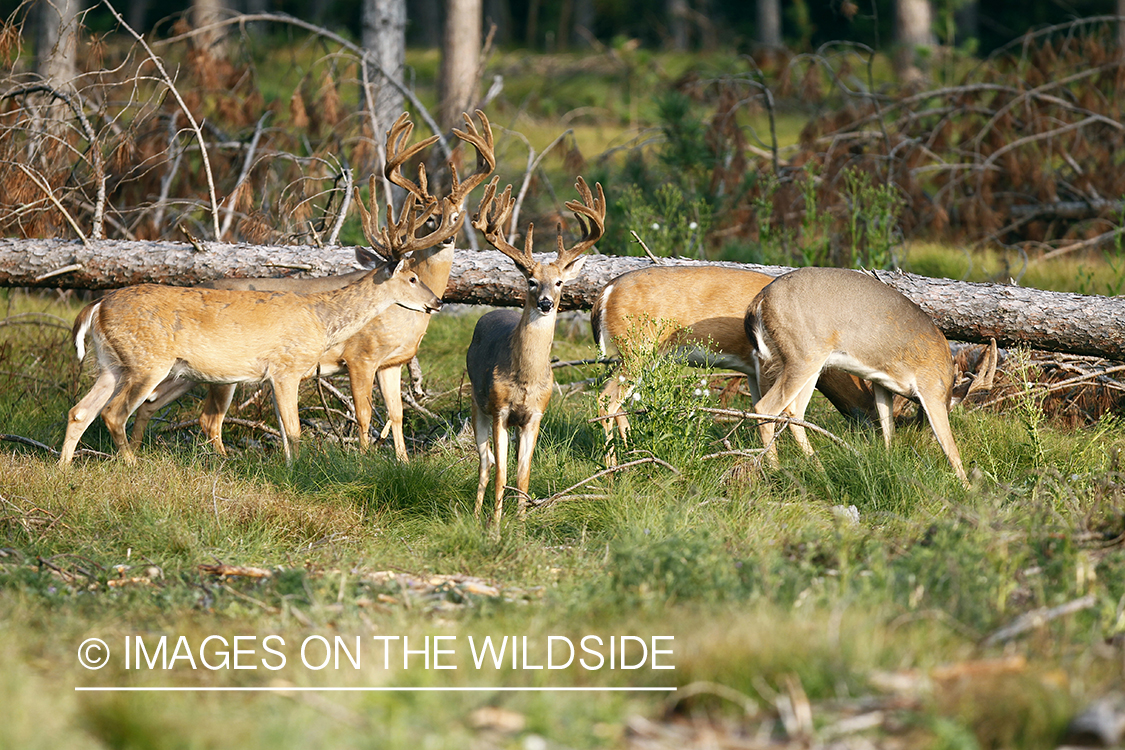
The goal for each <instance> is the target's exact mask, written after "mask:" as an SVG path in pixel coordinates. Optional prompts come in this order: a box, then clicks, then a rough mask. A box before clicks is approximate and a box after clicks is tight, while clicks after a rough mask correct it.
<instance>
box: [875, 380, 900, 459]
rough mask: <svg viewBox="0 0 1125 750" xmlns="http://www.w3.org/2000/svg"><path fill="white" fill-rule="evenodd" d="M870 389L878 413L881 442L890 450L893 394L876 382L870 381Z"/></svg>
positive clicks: (892, 435) (893, 427) (893, 419)
mask: <svg viewBox="0 0 1125 750" xmlns="http://www.w3.org/2000/svg"><path fill="white" fill-rule="evenodd" d="M871 390H872V392H873V393H874V394H875V413H876V414H878V415H879V427H880V428H881V429H882V431H883V444H884V445H885V446H886V447H887V449H888V450H890V447H891V438H892V437H894V434H895V403H894V399H895V395H894V394H893V393H891V392H890V391H888V390H887V389H886V388H884V387H883V386H881V385H879V384H878V383H872V384H871Z"/></svg>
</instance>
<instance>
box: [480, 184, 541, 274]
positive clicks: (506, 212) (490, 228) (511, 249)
mask: <svg viewBox="0 0 1125 750" xmlns="http://www.w3.org/2000/svg"><path fill="white" fill-rule="evenodd" d="M499 184H500V176H499V175H497V176H495V177H493V178H492V181H491V182H489V183H488V186H487V187H486V188H485V189H484V195H483V196H482V197H481V199H480V207H479V208H478V209H477V215H476V216H474V217H473V226H474V227H476V228H477V230H479V231H480V232H482V233H483V234H484V238H485V239H486V240H488V244H490V245H492V246H493V247H494V248H496V249H497V250H499V251H500V252H502V253H504V255H507V256H508V257H509V258H511V259H512V260H513V261H514V262H515V264H516V265H517V266H519V267H520V268H523V269H525V270H529V269H531V268H532V267H533V266H534V265H535V260H534V259H533V258H532V256H531V246H532V243H533V240H532V233H533V232H534V227H532V226H531V225H530V224H529V225H528V228H527V239H526V241H525V242H524V249H523V250H520V249H519V248H517V247H516V246H515V245H512V244H510V243H509V242H508V241H507V240H506V239H505V238H504V225H505V224H507V223H508V219H510V218H511V216H512V208H513V207H514V206H515V203H516V201H515V199H514V198H513V197H512V186H511V185H508V186H507V187H506V188H504V192H503V193H501V194H500V196H499V198H498V199H497V196H496V187H497V185H499Z"/></svg>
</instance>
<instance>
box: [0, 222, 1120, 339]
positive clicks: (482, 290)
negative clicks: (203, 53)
mask: <svg viewBox="0 0 1125 750" xmlns="http://www.w3.org/2000/svg"><path fill="white" fill-rule="evenodd" d="M354 257H355V248H348V247H325V248H314V247H299V246H269V245H230V244H220V243H212V242H206V243H200V245H199V248H196V247H195V246H193V245H190V244H183V243H175V242H123V241H113V240H104V241H100V242H90V243H89V245H83V244H82V243H80V242H77V241H64V240H15V239H0V286H20V287H62V288H73V289H108V288H115V287H120V286H128V285H130V284H140V283H146V282H149V283H160V284H177V285H183V286H190V285H194V284H199V283H201V282H203V281H208V280H211V279H217V278H223V277H227V276H242V277H257V276H288V275H305V276H327V275H330V274H339V273H346V272H348V271H353V270H355V268H356V265H355V262H354ZM550 257H551V256H549V255H544V256H543V258H544V259H545V260H549V259H550ZM668 262H669V263H671V264H674V265H692V264H698V263H699V261H691V260H682V259H668ZM651 264H652V262H651V261H650V260H648V259H646V258H637V257H622V256H613V255H592V256H590V257H589V258H588V259H587V261H586V264H585V266H584V267H583V270H582V274H581V276H579V278H577V279H575V280H574V281H573V282H571V283H570V284H568V285H567V286H566V288H565V290H564V295H563V307H564V309H576V308H589V307H590V306H591V304H593V301H594V297H595V295H597V293H598V292H599V291H600V290H601V289H602V287H604V286H605V285H606V284H607V283H608V282H609V281H610V280H611V279H613V278H614V277H615V276H618V275H620V274H622V273H625V272H626V271H631V270H635V269H638V268H646V267H648V266H650V265H651ZM713 265H723V266H729V267H732V268H748V269H750V270H753V271H758V272H760V273H766V274H770V275H772V276H776V275H778V274H781V273H784V272H785V271H787V270H790V269H787V268H784V267H782V266H757V265H752V264H738V263H719V264H713ZM876 275H877V276H878V277H879V278H880V279H881V280H883V281H884V282H886V283H887V284H890V285H891V286H893V287H895V288H896V289H898V290H899V291H900V292H902V293H903V294H905V295H906V296H907V297H908V298H910V299H911V300H913V301H914V302H916V303H917V304H918V305H919V306H921V308H922V309H923V310H925V311H926V312H927V313H928V314H929V315H930V316H931V317H932V318H933V319H934V322H935V323H936V324H937V326H938V327H939V328H940V329H941V330H942V331H943V332H944V333H945V335H946V336H948V337H949V338H950V339H954V340H958V341H969V342H979V343H987V342H988V339H989V338H995V339H996V341H997V343H998V344H1000V345H1001V346H1021V345H1022V346H1027V347H1030V348H1033V349H1043V350H1046V351H1055V352H1067V353H1071V354H1085V355H1092V356H1098V357H1105V358H1107V359H1117V360H1125V299H1123V298H1117V297H1097V296H1088V295H1081V294H1070V293H1065V292H1047V291H1043V290H1039V289H1029V288H1024V287H1018V286H1008V285H1003V284H981V283H972V282H964V281H952V280H949V279H932V278H927V277H925V276H917V275H914V274H908V273H890V272H883V271H881V272H878V273H877V274H876ZM524 284H525V282H524V280H523V276H522V275H520V273H519V272H518V271H516V269H515V266H514V265H513V264H512V262H511V261H510V260H508V258H506V257H505V256H504V255H502V254H501V253H499V252H497V251H494V250H488V251H482V252H472V251H469V250H461V251H458V252H457V254H456V257H455V259H454V263H453V272H452V275H451V278H450V281H449V287H448V289H447V290H446V294H445V301H446V302H464V303H470V304H487V305H499V306H509V307H517V306H521V305H522V304H523V290H524ZM682 293H685V294H686V293H690V292H689V290H683V291H682ZM747 303H749V300H747Z"/></svg>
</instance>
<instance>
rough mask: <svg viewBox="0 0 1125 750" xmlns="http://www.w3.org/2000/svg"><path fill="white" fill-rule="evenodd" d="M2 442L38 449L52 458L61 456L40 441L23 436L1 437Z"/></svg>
mask: <svg viewBox="0 0 1125 750" xmlns="http://www.w3.org/2000/svg"><path fill="white" fill-rule="evenodd" d="M0 440H3V441H5V442H8V443H19V444H20V445H27V446H30V447H32V448H38V449H39V450H41V451H47V452H48V453H50V454H51V455H52V456H57V455H59V452H58V451H57V450H55V449H54V448H52V447H51V446H49V445H46V444H44V443H40V442H39V441H38V440H32V439H31V438H27V437H24V436H22V435H0Z"/></svg>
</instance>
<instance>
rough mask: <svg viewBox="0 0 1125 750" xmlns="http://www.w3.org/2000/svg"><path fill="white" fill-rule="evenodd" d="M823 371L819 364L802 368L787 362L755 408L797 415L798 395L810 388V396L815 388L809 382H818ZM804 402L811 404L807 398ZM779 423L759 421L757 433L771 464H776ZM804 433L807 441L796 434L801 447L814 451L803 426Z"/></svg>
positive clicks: (773, 412)
mask: <svg viewBox="0 0 1125 750" xmlns="http://www.w3.org/2000/svg"><path fill="white" fill-rule="evenodd" d="M819 374H820V367H819V366H817V367H811V366H808V365H806V366H805V367H802V368H800V369H797V368H791V367H789V366H786V367H785V368H784V369H783V370H782V373H781V376H780V377H778V379H777V380H776V381H775V382H774V383H773V385H772V386H771V387H770V389H769V390H768V391H766V394H765V395H764V396H762V400H761V401H759V402H758V405H757V406H756V407H755V410H756V411H757V412H758V413H759V414H770V415H775V416H782V415H790V416H793V415H794V406H795V404H796V402H797V399H798V398H799V397H800V396H801V395H802V393H803V392H804V391H805V390H806V389H807V390H808V391H809V394H810V397H811V393H812V390H811V388H810V387H809V384H810V382H811V383H812V388H815V386H816V380H817V377H818V376H819ZM804 405H805V406H807V405H808V401H807V400H805V402H804ZM801 416H804V409H803V408H802V410H801ZM776 429H777V427H776V425H775V423H773V422H769V421H763V422H761V423H760V424H759V425H758V434H759V435H761V438H762V445H763V446H764V447H765V449H766V460H767V461H768V462H769V463H770V465H771V466H777V465H778V460H777V446H776V445H775V444H774V432H775V431H776ZM793 435H794V438H797V431H794V433H793ZM801 436H802V437H803V438H804V443H803V444H802V443H801V439H800V438H797V442H798V444H799V445H801V449H802V450H805V449H806V448H807V449H808V450H806V454H808V455H811V451H812V447H811V446H809V443H808V438H807V437H804V430H801Z"/></svg>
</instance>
